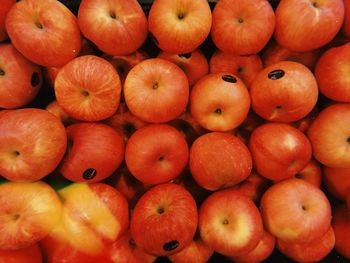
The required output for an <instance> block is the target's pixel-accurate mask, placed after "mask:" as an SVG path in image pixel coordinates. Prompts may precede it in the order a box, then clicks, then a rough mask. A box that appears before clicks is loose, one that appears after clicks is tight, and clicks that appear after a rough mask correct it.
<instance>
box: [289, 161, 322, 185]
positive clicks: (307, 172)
mask: <svg viewBox="0 0 350 263" xmlns="http://www.w3.org/2000/svg"><path fill="white" fill-rule="evenodd" d="M294 177H296V178H299V179H303V180H305V181H306V182H309V183H311V184H313V185H314V186H316V187H318V188H320V187H321V183H322V170H321V167H320V164H319V163H318V162H317V161H315V160H314V159H311V161H310V162H309V163H308V164H307V165H306V166H305V167H304V169H302V170H301V171H300V172H298V173H296V174H295V175H294Z"/></svg>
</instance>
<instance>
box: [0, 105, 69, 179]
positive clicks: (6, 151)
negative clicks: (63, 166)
mask: <svg viewBox="0 0 350 263" xmlns="http://www.w3.org/2000/svg"><path fill="white" fill-rule="evenodd" d="M66 145H67V135H66V131H65V128H64V126H63V124H62V123H61V121H60V120H59V119H58V118H56V117H55V116H54V115H52V114H51V113H49V112H47V111H46V110H42V109H34V108H25V109H17V110H12V111H9V112H8V113H6V114H4V115H2V116H1V117H0V174H1V175H2V176H3V177H5V178H6V179H8V180H11V181H16V182H29V181H36V180H39V179H41V178H43V177H45V176H46V175H48V174H49V173H51V172H52V171H53V170H54V169H55V168H56V167H57V166H58V164H59V163H60V161H61V160H62V158H63V155H64V153H65V151H66Z"/></svg>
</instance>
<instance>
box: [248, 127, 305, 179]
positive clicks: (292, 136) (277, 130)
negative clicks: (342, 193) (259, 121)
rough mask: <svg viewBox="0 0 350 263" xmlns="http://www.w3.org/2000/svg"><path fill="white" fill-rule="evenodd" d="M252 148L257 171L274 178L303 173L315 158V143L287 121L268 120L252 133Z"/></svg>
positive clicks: (250, 142)
mask: <svg viewBox="0 0 350 263" xmlns="http://www.w3.org/2000/svg"><path fill="white" fill-rule="evenodd" d="M249 150H250V152H251V155H252V157H253V164H254V167H255V169H256V171H257V172H258V173H259V174H260V175H262V176H264V177H266V178H267V179H271V180H275V181H276V180H282V179H286V178H289V177H292V176H293V175H295V174H296V173H298V172H300V171H301V170H302V169H304V167H305V166H306V165H307V164H308V162H309V161H310V160H311V155H312V150H311V144H310V142H309V140H308V139H307V137H306V136H305V135H304V134H303V133H302V132H301V131H299V130H298V129H296V128H294V127H292V126H291V125H289V124H284V123H266V124H263V125H261V126H259V127H258V128H256V129H255V130H254V131H253V133H252V134H251V136H250V140H249Z"/></svg>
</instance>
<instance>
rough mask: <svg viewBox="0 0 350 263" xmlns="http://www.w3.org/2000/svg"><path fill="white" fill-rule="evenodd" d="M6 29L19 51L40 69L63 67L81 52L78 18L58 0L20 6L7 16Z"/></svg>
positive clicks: (30, 1)
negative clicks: (41, 66) (39, 66)
mask: <svg viewBox="0 0 350 263" xmlns="http://www.w3.org/2000/svg"><path fill="white" fill-rule="evenodd" d="M6 29H7V33H8V35H9V37H10V39H11V42H12V44H13V45H14V46H15V47H16V49H17V50H18V51H19V52H21V53H22V54H23V55H24V56H25V57H26V58H28V59H29V60H31V61H33V62H34V63H36V64H39V65H43V66H47V67H61V66H63V65H64V64H66V63H67V62H68V61H70V60H71V59H73V58H75V57H76V56H77V55H78V54H79V51H80V48H81V36H80V31H79V27H78V23H77V19H76V17H75V16H74V14H73V13H72V12H71V11H70V10H69V9H68V8H67V7H66V6H64V5H63V4H62V3H61V2H60V1H57V0H24V1H20V2H17V3H16V4H15V5H14V6H13V7H12V8H11V10H10V11H9V12H8V14H7V18H6Z"/></svg>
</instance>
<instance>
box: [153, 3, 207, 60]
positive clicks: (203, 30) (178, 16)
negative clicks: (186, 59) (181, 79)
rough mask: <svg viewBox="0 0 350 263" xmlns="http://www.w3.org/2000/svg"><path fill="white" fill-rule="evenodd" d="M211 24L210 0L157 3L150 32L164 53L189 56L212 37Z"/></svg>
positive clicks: (154, 5) (154, 4) (154, 6)
mask: <svg viewBox="0 0 350 263" xmlns="http://www.w3.org/2000/svg"><path fill="white" fill-rule="evenodd" d="M211 20H212V15H211V10H210V6H209V4H208V2H207V1H206V0H155V1H153V4H152V6H151V9H150V11H149V14H148V29H149V31H150V33H151V36H152V38H153V39H154V42H155V44H156V45H157V46H158V47H159V48H160V49H161V50H163V51H165V52H168V53H172V54H185V53H189V52H192V51H194V50H195V49H197V48H198V47H199V45H201V44H202V43H203V42H204V40H205V39H206V38H207V37H208V35H209V33H210V27H211Z"/></svg>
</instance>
